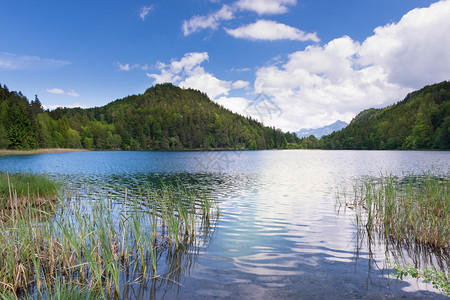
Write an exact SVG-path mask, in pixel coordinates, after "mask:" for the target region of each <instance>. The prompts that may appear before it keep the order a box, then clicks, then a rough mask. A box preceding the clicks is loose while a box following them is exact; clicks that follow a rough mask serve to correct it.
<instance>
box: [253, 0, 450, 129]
mask: <svg viewBox="0 0 450 300" xmlns="http://www.w3.org/2000/svg"><path fill="white" fill-rule="evenodd" d="M449 15H450V1H441V2H438V3H435V4H432V5H431V6H430V7H428V8H420V9H414V10H412V11H410V12H409V13H407V14H406V15H405V16H403V18H402V19H401V20H400V21H399V22H398V23H393V24H389V25H386V26H382V27H378V28H376V29H375V30H374V34H373V35H372V36H370V37H368V38H367V39H366V40H365V41H363V42H362V43H359V42H357V41H354V40H353V39H351V38H350V37H348V36H343V37H341V38H336V39H334V40H332V41H330V42H329V43H327V44H325V45H323V46H319V45H313V46H308V47H306V48H305V49H304V50H302V51H297V52H294V53H291V54H290V55H289V56H288V58H287V59H286V60H285V61H283V63H282V64H281V65H280V64H269V65H266V66H264V67H261V68H259V69H258V70H257V72H256V79H255V83H254V88H255V92H256V93H265V94H267V95H269V96H270V97H271V98H272V99H273V101H274V102H275V103H276V104H277V105H278V106H279V107H280V109H281V110H282V111H283V117H282V119H281V118H280V119H276V118H274V119H272V120H267V121H268V122H266V123H267V124H266V125H274V126H278V127H282V128H283V129H285V130H298V129H299V128H308V127H309V128H311V127H319V126H323V125H326V124H330V123H332V122H334V121H336V119H341V120H345V121H350V120H351V118H352V117H353V116H354V115H355V114H356V113H358V112H359V111H361V110H363V109H365V108H369V107H382V106H386V105H388V104H391V103H393V102H396V101H398V100H402V99H403V98H404V97H405V96H406V94H407V93H408V92H410V91H412V90H413V89H419V88H421V87H423V86H424V85H427V84H432V83H435V82H440V81H443V80H448V79H450V69H449V68H448V66H450V56H449V55H448V53H450V35H448V34H447V32H446V28H449V27H450V18H448V16H449Z"/></svg>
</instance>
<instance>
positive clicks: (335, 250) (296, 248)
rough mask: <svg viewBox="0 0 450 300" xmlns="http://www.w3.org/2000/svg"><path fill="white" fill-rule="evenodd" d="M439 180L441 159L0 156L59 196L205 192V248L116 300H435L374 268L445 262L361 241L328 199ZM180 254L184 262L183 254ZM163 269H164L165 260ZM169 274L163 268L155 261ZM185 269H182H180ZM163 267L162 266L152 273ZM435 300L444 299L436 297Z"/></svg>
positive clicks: (302, 153) (393, 154)
mask: <svg viewBox="0 0 450 300" xmlns="http://www.w3.org/2000/svg"><path fill="white" fill-rule="evenodd" d="M428 170H433V172H434V173H438V174H444V175H447V174H448V172H449V170H450V152H432V151H320V150H274V151H210V152H207V151H192V152H190V151H185V152H151V151H150V152H121V151H93V152H82V153H60V154H40V155H30V156H0V172H32V173H46V174H48V175H49V176H50V177H52V178H55V179H56V180H58V181H61V182H65V183H66V184H69V185H78V186H80V185H90V186H93V187H96V186H98V187H102V188H104V187H106V188H108V189H111V190H114V189H121V188H123V187H125V186H127V187H129V188H133V186H136V185H137V184H139V185H142V184H152V185H158V184H159V183H161V182H173V181H177V180H178V181H181V182H183V183H184V184H186V185H189V186H193V187H195V186H196V185H202V186H204V187H207V189H208V190H209V191H210V193H211V195H213V196H214V197H216V198H217V200H218V201H219V207H220V216H219V218H218V221H217V223H216V224H215V225H214V228H213V230H212V233H211V235H210V236H209V239H208V240H207V241H205V242H204V243H202V244H201V245H199V246H198V247H193V248H192V249H188V252H187V253H183V254H177V255H175V254H174V255H175V256H176V258H178V259H179V260H180V261H179V264H180V267H179V268H178V269H179V270H178V271H179V272H180V274H179V277H177V278H178V280H179V281H177V282H175V283H174V282H170V281H168V280H166V281H164V280H159V281H158V280H156V281H155V282H154V283H152V284H150V285H149V286H141V285H135V286H130V287H128V288H126V289H124V290H123V297H124V298H127V299H134V298H137V299H148V298H155V299H161V298H165V299H173V298H180V299H199V298H202V299H208V298H214V299H242V298H244V299H302V298H305V299H314V298H316V299H323V298H327V299H340V298H367V299H379V298H392V297H394V298H401V297H402V298H417V299H424V298H439V297H443V296H440V295H439V294H437V293H436V292H435V291H433V289H432V287H431V285H428V284H427V285H426V284H423V283H419V282H417V281H416V280H412V279H410V280H408V281H399V282H397V281H396V279H395V277H393V276H389V274H390V273H391V271H389V270H388V269H387V268H386V261H385V258H386V257H387V256H391V255H395V256H397V257H398V258H399V259H400V260H401V262H405V263H407V262H419V263H422V264H427V263H430V262H432V263H433V262H438V264H440V265H441V267H442V265H443V266H444V267H445V266H447V267H448V266H449V264H450V257H449V254H448V253H441V254H440V255H439V254H436V253H433V252H431V251H427V250H423V249H422V250H420V249H419V250H418V249H414V248H413V247H411V248H409V249H405V248H401V249H398V248H395V247H394V246H391V245H385V244H384V243H383V241H382V240H377V241H372V243H368V242H367V240H364V239H361V237H360V236H358V235H357V234H356V233H357V230H356V228H355V226H354V224H353V222H354V220H353V218H352V217H353V214H352V211H351V210H344V209H342V208H341V207H339V206H338V205H337V201H336V194H337V193H343V192H344V190H345V191H349V194H351V193H352V188H353V185H354V184H355V182H356V181H357V180H358V179H363V178H367V177H368V176H375V177H376V176H380V174H387V173H391V174H393V175H395V176H398V177H400V178H401V177H403V176H406V175H408V174H410V173H414V174H422V173H423V172H424V171H428ZM189 251H190V252H189ZM171 258H173V257H171ZM164 261H165V262H166V263H170V261H172V260H170V259H169V258H165V259H164ZM181 261H185V262H186V261H187V263H181ZM159 263H160V264H163V263H164V262H163V261H161V262H159ZM443 298H445V297H443Z"/></svg>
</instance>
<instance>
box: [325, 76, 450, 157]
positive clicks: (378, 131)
mask: <svg viewBox="0 0 450 300" xmlns="http://www.w3.org/2000/svg"><path fill="white" fill-rule="evenodd" d="M320 142H321V145H320V147H321V148H323V149H441V150H449V149H450V82H447V81H444V82H441V83H438V84H434V85H430V86H426V87H424V88H423V89H421V90H419V91H415V92H412V93H410V94H408V95H407V96H406V98H405V99H404V100H403V101H400V102H398V103H396V104H394V105H390V106H388V107H385V108H382V109H375V108H371V109H367V110H364V111H362V112H361V113H359V114H358V115H357V116H356V117H355V118H354V119H353V120H352V121H351V122H350V124H349V125H348V126H347V127H346V128H344V129H343V130H341V131H338V132H334V133H332V134H330V135H327V136H324V137H322V140H321V141H320Z"/></svg>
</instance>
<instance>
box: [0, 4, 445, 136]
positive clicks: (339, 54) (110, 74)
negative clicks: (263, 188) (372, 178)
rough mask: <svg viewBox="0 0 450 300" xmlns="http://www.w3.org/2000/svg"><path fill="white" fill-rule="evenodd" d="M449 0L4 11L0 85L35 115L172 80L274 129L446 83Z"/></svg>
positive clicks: (315, 122)
mask: <svg viewBox="0 0 450 300" xmlns="http://www.w3.org/2000/svg"><path fill="white" fill-rule="evenodd" d="M449 28H450V0H443V1H429V0H421V1H419V0H395V1H392V0H364V1H361V0H345V1H336V0H229V1H228V0H145V1H144V0H132V1H123V0H121V1H119V0H110V1H103V0H96V1H85V0H79V1H69V0H60V1H48V0H42V1H35V0H17V1H5V2H4V3H2V9H1V10H0V83H1V84H3V85H6V86H7V87H8V88H9V89H10V90H15V91H21V92H22V93H23V94H24V95H25V96H26V97H28V99H29V100H33V99H34V97H35V95H38V97H39V99H40V101H41V103H42V104H43V105H44V107H45V108H48V109H54V108H56V107H58V106H65V107H76V106H79V107H94V106H102V105H105V104H107V103H109V102H111V101H114V100H116V99H121V98H123V97H126V96H128V95H132V94H141V93H143V92H144V91H145V90H146V89H147V88H149V87H151V86H153V85H155V84H158V83H164V82H171V83H173V84H175V85H178V86H180V87H183V88H193V89H197V90H200V91H202V92H205V93H207V94H208V96H209V97H210V98H211V99H212V100H214V101H216V102H217V103H219V104H220V105H222V106H224V107H226V108H228V109H230V110H232V111H234V112H237V113H240V114H242V115H246V116H250V117H253V118H255V119H258V120H259V121H261V122H263V123H264V125H267V126H275V127H277V128H281V129H282V130H284V131H297V130H299V129H301V128H316V127H321V126H324V125H328V124H331V123H333V122H335V121H336V120H344V121H347V122H349V121H350V120H351V119H352V118H353V117H354V116H355V115H356V114H357V113H359V112H360V111H361V110H363V109H367V108H370V107H384V106H387V105H390V104H392V103H396V102H397V101H400V100H402V99H403V98H404V97H405V96H406V95H407V93H409V92H411V91H413V90H416V89H420V88H422V87H423V86H425V85H429V84H433V83H437V82H441V81H443V80H450V34H449V33H448V29H449Z"/></svg>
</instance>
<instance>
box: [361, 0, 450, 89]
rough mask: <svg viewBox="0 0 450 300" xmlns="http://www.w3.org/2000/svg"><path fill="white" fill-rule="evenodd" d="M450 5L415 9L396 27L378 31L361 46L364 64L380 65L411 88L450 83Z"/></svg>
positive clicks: (393, 25) (385, 27)
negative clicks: (441, 82) (443, 81)
mask: <svg viewBox="0 0 450 300" xmlns="http://www.w3.org/2000/svg"><path fill="white" fill-rule="evenodd" d="M449 16H450V1H440V2H437V3H434V4H432V5H431V6H430V7H428V8H416V9H414V10H412V11H410V12H408V13H407V14H406V15H404V16H403V17H402V19H401V20H400V21H399V22H398V23H396V24H388V25H386V26H381V27H377V28H376V29H375V30H374V33H375V34H374V35H373V36H371V37H369V38H367V39H366V40H365V41H364V43H363V44H362V47H361V51H360V55H361V64H363V65H370V64H374V65H378V66H381V67H382V68H383V69H384V70H386V72H388V76H389V80H390V81H393V82H396V83H400V84H402V85H406V86H410V87H414V88H416V87H418V86H423V85H426V84H429V83H433V82H436V81H441V80H447V79H450V76H449V70H450V55H449V53H450V34H449V33H448V30H446V29H448V28H450V17H449Z"/></svg>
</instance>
